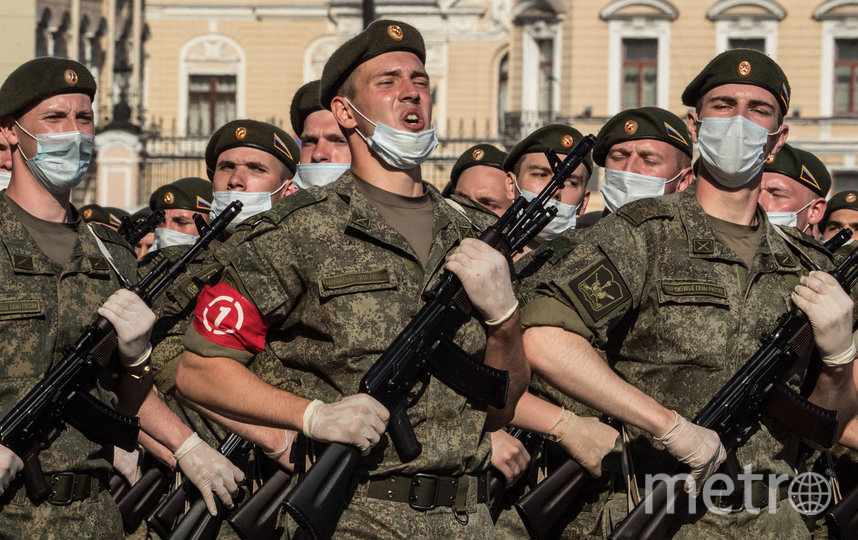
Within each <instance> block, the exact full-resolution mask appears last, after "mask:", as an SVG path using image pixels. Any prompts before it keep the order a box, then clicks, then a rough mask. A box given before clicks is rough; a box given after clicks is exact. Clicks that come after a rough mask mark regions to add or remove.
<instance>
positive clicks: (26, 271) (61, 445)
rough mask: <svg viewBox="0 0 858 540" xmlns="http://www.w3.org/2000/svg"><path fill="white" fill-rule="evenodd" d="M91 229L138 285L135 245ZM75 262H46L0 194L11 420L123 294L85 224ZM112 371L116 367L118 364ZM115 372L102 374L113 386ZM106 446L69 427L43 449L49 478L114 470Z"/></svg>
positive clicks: (2, 350)
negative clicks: (111, 298)
mask: <svg viewBox="0 0 858 540" xmlns="http://www.w3.org/2000/svg"><path fill="white" fill-rule="evenodd" d="M92 230H93V231H94V233H95V234H96V235H98V237H99V238H100V239H101V241H102V242H103V243H104V245H105V247H106V248H107V249H108V251H109V252H110V253H111V255H112V256H113V260H114V262H115V264H116V265H117V267H118V268H119V271H120V272H121V273H122V275H123V276H124V277H125V278H126V279H129V280H131V281H132V282H133V278H134V272H135V266H136V261H135V258H134V252H133V251H132V249H131V247H130V246H129V245H128V244H127V243H126V242H125V240H123V239H122V237H121V236H120V235H119V234H118V233H116V232H114V231H113V230H111V229H109V228H107V227H93V228H92ZM77 232H78V239H77V241H76V242H75V245H74V248H73V251H72V255H71V258H70V259H69V261H68V262H67V263H66V264H65V266H63V267H60V266H59V265H58V264H56V263H55V262H53V261H51V260H50V259H49V258H48V257H47V256H45V255H44V254H43V253H42V252H41V251H40V250H39V248H38V247H37V246H36V244H35V241H34V240H33V238H32V237H31V236H30V233H29V232H27V229H26V228H25V227H24V225H23V224H22V223H21V221H20V220H19V219H18V218H17V217H16V216H15V214H14V213H13V212H12V211H11V210H10V209H9V207H8V204H7V203H6V199H5V196H2V195H0V243H2V245H3V251H2V256H0V281H2V283H3V293H2V295H0V335H2V337H3V339H2V340H0V356H2V358H3V360H2V364H0V365H2V368H0V414H2V415H5V414H7V413H8V412H9V411H10V410H11V409H12V407H14V406H15V404H16V403H17V402H18V401H20V400H21V399H22V398H23V397H24V396H25V395H26V393H27V392H28V391H29V390H30V389H32V388H33V386H35V385H36V383H38V382H39V380H41V378H42V377H43V376H44V375H45V373H46V372H47V371H48V370H49V369H50V368H51V367H52V366H53V365H54V364H55V363H56V362H58V361H59V360H61V359H62V357H63V351H64V348H65V347H66V346H68V345H70V344H71V343H72V342H73V340H74V339H76V338H77V336H78V335H79V333H80V331H81V330H82V329H83V328H84V327H85V326H87V325H88V324H90V323H91V322H93V320H94V318H95V314H96V310H97V309H98V308H99V307H100V306H101V304H103V303H104V301H105V300H106V299H107V298H108V297H109V296H110V295H111V294H112V293H113V292H114V291H116V290H117V289H119V288H121V286H120V284H119V280H118V279H117V277H116V274H115V272H114V271H113V270H112V269H111V267H110V265H109V264H108V261H107V259H106V258H105V257H104V255H103V254H102V252H101V251H100V250H99V247H98V245H97V243H96V240H95V238H94V236H93V233H91V232H90V229H89V228H88V227H86V226H85V225H84V224H83V221H82V220H81V221H80V224H79V226H78V231H77ZM113 365H114V366H115V365H117V364H113ZM117 373H118V371H116V369H115V368H113V369H106V370H103V372H102V373H101V374H100V375H101V378H100V380H101V382H102V383H103V384H104V385H105V386H110V385H111V384H113V383H114V382H115V380H113V376H115V375H117ZM100 450H101V446H100V445H97V444H95V443H93V442H90V441H89V440H87V439H86V438H85V437H84V436H83V435H81V434H80V433H79V432H78V431H77V430H75V429H74V428H71V427H68V428H67V429H65V430H64V431H63V432H62V433H61V434H60V436H59V438H57V439H56V440H55V441H54V442H53V443H52V444H51V446H50V447H49V448H48V449H46V450H44V451H42V452H41V454H40V460H41V463H42V467H43V469H44V471H45V472H51V471H67V470H76V471H83V470H91V469H109V468H110V465H109V464H108V462H107V461H106V460H104V459H103V458H101V457H100V456H99V455H98V453H99V452H100Z"/></svg>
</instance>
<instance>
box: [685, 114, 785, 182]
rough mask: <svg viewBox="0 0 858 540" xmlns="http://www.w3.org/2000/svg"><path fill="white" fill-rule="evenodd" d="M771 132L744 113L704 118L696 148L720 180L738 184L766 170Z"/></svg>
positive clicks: (707, 166)
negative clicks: (742, 114) (746, 116)
mask: <svg viewBox="0 0 858 540" xmlns="http://www.w3.org/2000/svg"><path fill="white" fill-rule="evenodd" d="M778 133H780V130H778V131H775V132H774V133H769V132H768V131H767V130H766V128H764V127H762V126H759V125H757V124H755V123H753V122H751V121H750V120H748V119H747V118H745V117H744V116H738V115H737V116H731V117H730V118H703V119H701V120H700V130H699V133H698V134H697V150H698V151H699V152H700V159H701V160H702V161H703V166H704V167H705V168H706V170H707V171H708V172H709V174H711V175H712V177H713V178H714V179H715V181H717V182H718V183H719V184H721V185H722V186H724V187H726V188H739V187H742V186H744V185H745V184H747V183H748V182H750V181H751V180H753V179H754V178H756V177H757V175H759V174H760V171H762V170H763V165H764V164H765V160H766V155H765V152H764V150H765V147H766V142H767V141H768V140H769V135H777V134H778Z"/></svg>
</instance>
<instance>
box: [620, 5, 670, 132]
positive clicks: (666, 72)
mask: <svg viewBox="0 0 858 540" xmlns="http://www.w3.org/2000/svg"><path fill="white" fill-rule="evenodd" d="M608 34H609V35H610V44H609V45H608V114H609V115H614V114H617V113H618V112H620V111H621V110H622V106H623V95H622V90H623V40H624V39H656V40H657V41H658V54H657V56H656V58H657V63H658V64H657V66H656V70H657V75H656V85H657V88H656V104H655V105H656V107H661V108H662V109H669V108H670V21H667V20H658V19H655V20H654V19H651V18H648V17H635V18H632V19H628V20H611V21H609V22H608Z"/></svg>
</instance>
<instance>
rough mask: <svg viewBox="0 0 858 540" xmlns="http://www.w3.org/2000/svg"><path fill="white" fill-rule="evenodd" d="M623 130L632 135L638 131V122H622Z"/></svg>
mask: <svg viewBox="0 0 858 540" xmlns="http://www.w3.org/2000/svg"><path fill="white" fill-rule="evenodd" d="M623 131H625V132H626V133H628V134H629V135H634V134H635V133H637V131H638V123H637V122H635V121H634V120H629V121H628V122H626V123H625V124H623Z"/></svg>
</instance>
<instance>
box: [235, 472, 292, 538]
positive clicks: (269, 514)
mask: <svg viewBox="0 0 858 540" xmlns="http://www.w3.org/2000/svg"><path fill="white" fill-rule="evenodd" d="M257 458H259V456H257ZM260 459H267V458H260ZM275 466H276V465H275ZM291 479H292V475H291V474H289V473H288V472H286V471H284V470H282V469H280V468H279V467H278V469H277V470H276V471H274V473H273V474H271V475H270V476H269V477H268V480H266V481H265V483H264V484H262V487H260V488H259V489H257V490H256V491H254V492H253V494H252V495H251V496H250V497H248V498H247V500H246V501H245V502H244V504H242V505H241V506H239V507H238V508H236V509H235V511H234V512H233V513H232V514H231V515H230V516H229V517H228V518H227V519H226V522H227V523H229V525H230V526H231V527H232V528H233V530H234V531H235V532H236V534H238V536H239V538H241V540H271V539H272V538H274V537H275V535H276V533H277V516H278V514H279V513H280V505H281V504H282V503H283V498H284V497H285V496H286V494H287V493H288V492H289V489H290V481H291Z"/></svg>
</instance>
